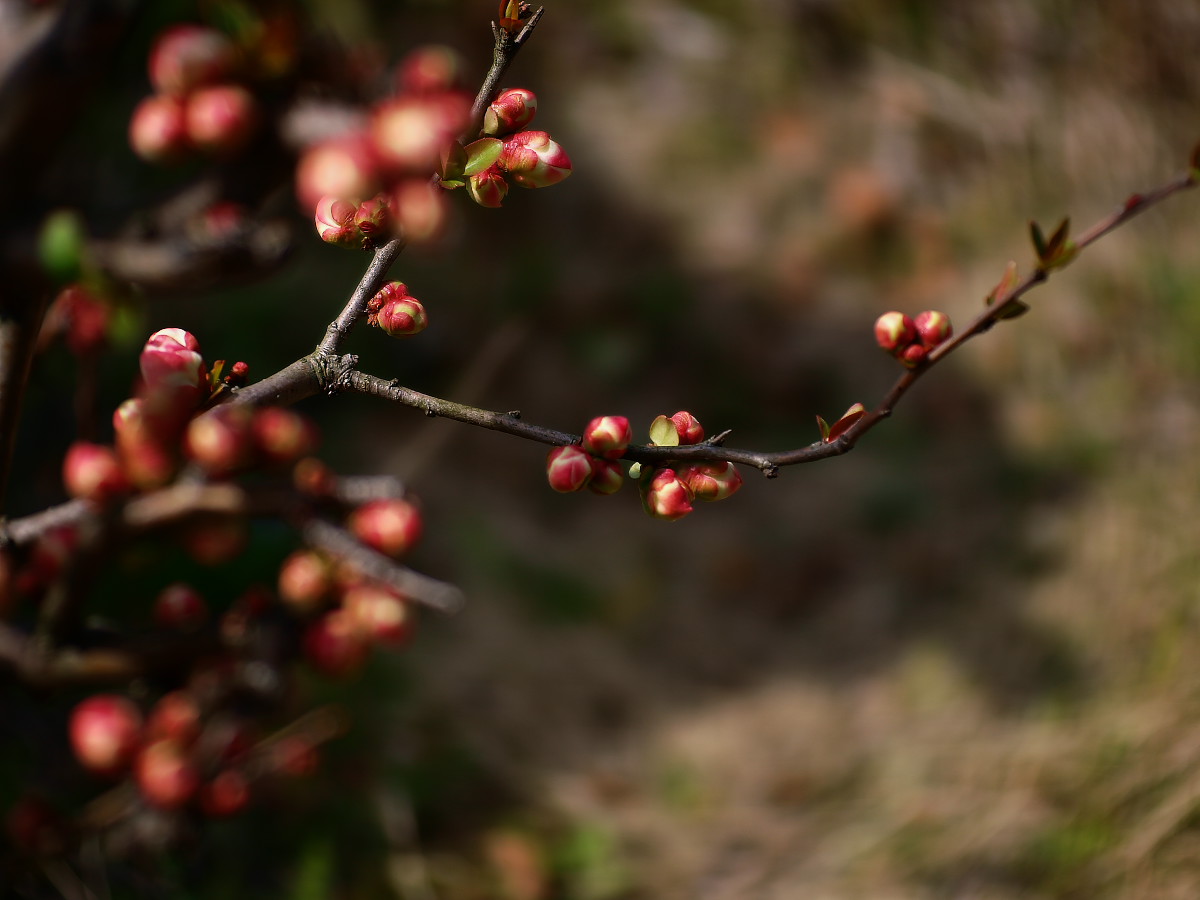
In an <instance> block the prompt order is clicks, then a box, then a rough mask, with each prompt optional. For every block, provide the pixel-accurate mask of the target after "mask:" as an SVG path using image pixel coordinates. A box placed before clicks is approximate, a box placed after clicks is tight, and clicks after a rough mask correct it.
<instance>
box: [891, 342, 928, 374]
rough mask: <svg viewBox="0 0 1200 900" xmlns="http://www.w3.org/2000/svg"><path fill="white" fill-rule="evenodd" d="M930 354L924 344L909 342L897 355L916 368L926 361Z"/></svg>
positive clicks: (903, 361) (909, 366)
mask: <svg viewBox="0 0 1200 900" xmlns="http://www.w3.org/2000/svg"><path fill="white" fill-rule="evenodd" d="M927 356H929V350H928V349H926V348H925V346H924V345H922V344H909V345H908V346H907V347H905V348H904V349H903V350H902V351H900V353H899V354H898V355H897V356H896V358H897V359H898V360H900V362H902V363H904V365H905V366H907V367H908V368H910V369H915V368H916V367H917V366H919V365H920V364H921V363H923V362H925V357H927Z"/></svg>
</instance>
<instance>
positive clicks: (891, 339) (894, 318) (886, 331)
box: [875, 311, 917, 355]
mask: <svg viewBox="0 0 1200 900" xmlns="http://www.w3.org/2000/svg"><path fill="white" fill-rule="evenodd" d="M916 339H917V326H916V323H914V322H913V320H912V319H910V318H909V317H908V316H906V315H905V314H904V313H902V312H895V311H893V312H885V313H884V314H883V315H882V316H880V317H879V318H878V319H876V320H875V343H877V344H879V346H880V347H882V348H883V349H884V350H886V351H887V352H888V353H892V354H896V355H899V354H900V353H902V352H903V351H904V348H905V347H907V346H908V345H909V344H911V343H912V342H913V341H915V340H916Z"/></svg>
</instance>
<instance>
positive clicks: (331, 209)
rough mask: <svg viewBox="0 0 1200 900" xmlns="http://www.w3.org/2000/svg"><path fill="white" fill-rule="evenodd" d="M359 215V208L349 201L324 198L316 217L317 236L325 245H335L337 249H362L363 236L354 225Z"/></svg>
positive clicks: (318, 204) (318, 207)
mask: <svg viewBox="0 0 1200 900" xmlns="http://www.w3.org/2000/svg"><path fill="white" fill-rule="evenodd" d="M357 213H358V207H356V206H355V205H354V204H353V203H351V202H350V201H349V200H341V199H339V198H337V197H322V198H321V200H320V202H319V203H317V213H316V217H315V221H316V226H317V234H319V235H320V236H321V240H323V241H324V242H325V243H327V244H333V245H334V246H335V247H346V248H348V249H351V250H359V249H362V248H363V236H362V233H361V232H360V231H359V230H358V226H357V225H355V223H354V217H355V215H356V214H357Z"/></svg>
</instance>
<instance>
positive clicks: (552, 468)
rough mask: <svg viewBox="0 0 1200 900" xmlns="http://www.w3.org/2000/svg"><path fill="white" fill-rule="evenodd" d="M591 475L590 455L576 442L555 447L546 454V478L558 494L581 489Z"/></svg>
mask: <svg viewBox="0 0 1200 900" xmlns="http://www.w3.org/2000/svg"><path fill="white" fill-rule="evenodd" d="M591 477H592V461H591V457H590V456H588V454H587V452H586V451H584V450H583V448H581V447H579V446H578V445H576V444H568V445H566V446H565V447H555V448H554V449H553V450H551V451H550V452H549V453H548V454H547V455H546V480H547V481H549V482H550V487H552V488H554V490H556V491H558V492H559V493H560V494H569V493H571V492H573V491H578V490H582V489H583V488H584V487H585V486H586V485H587V483H588V481H590V480H591Z"/></svg>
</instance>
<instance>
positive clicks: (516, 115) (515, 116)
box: [483, 88, 537, 135]
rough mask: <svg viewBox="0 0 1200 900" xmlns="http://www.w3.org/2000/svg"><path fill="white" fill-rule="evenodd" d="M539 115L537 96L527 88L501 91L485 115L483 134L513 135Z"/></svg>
mask: <svg viewBox="0 0 1200 900" xmlns="http://www.w3.org/2000/svg"><path fill="white" fill-rule="evenodd" d="M535 113H537V96H536V95H535V94H534V93H533V91H531V90H528V89H527V88H508V89H507V90H503V91H501V92H500V93H499V94H498V95H497V96H496V99H495V100H493V101H492V102H491V104H490V105H489V106H488V108H487V111H486V112H485V113H484V114H483V133H484V134H493V135H504V134H512V133H513V132H514V131H520V130H521V129H522V128H524V127H525V126H526V125H528V124H529V123H530V122H532V121H533V117H534V114H535Z"/></svg>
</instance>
